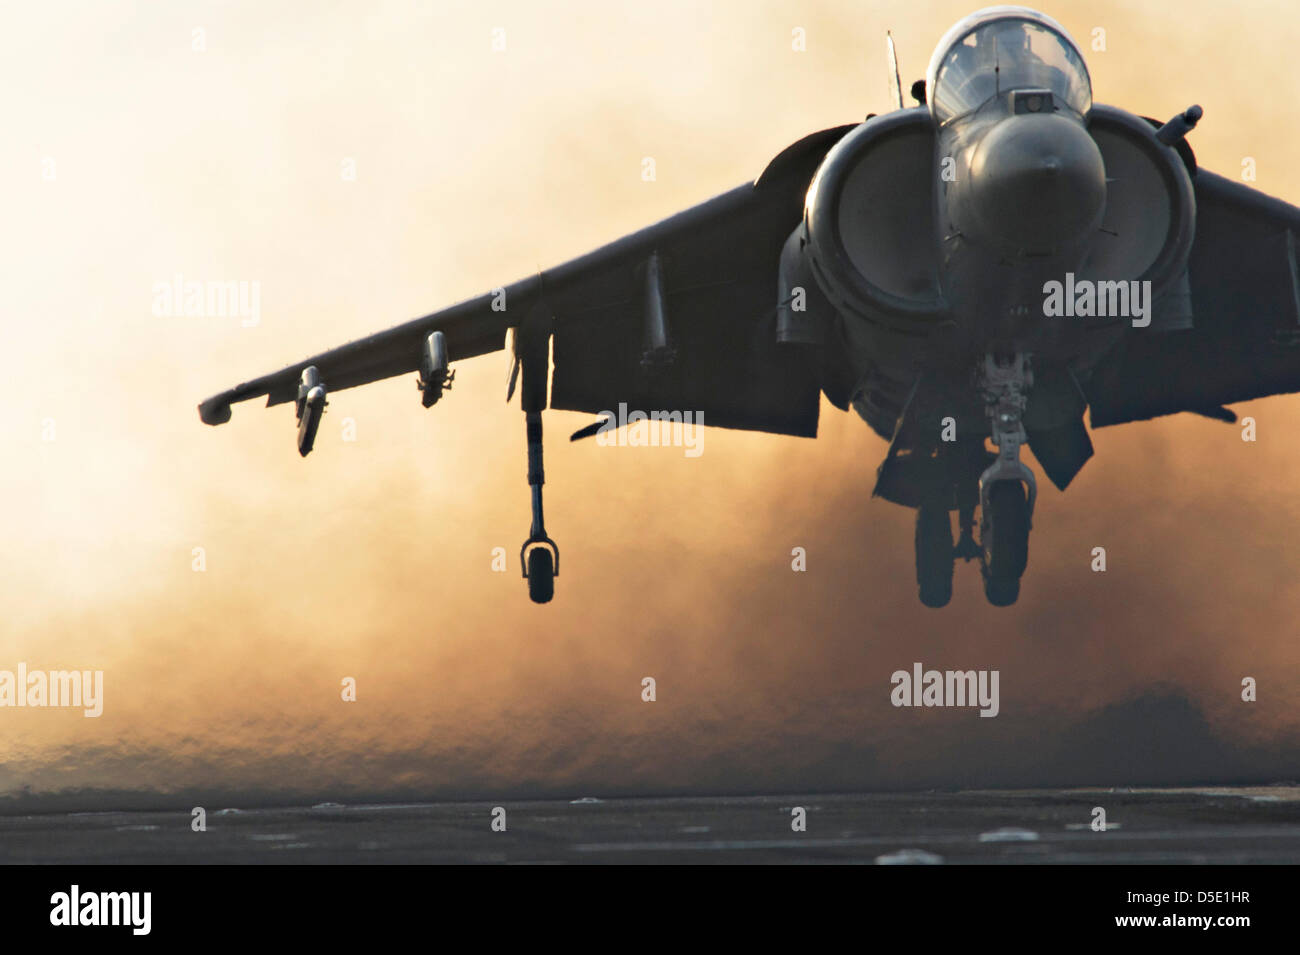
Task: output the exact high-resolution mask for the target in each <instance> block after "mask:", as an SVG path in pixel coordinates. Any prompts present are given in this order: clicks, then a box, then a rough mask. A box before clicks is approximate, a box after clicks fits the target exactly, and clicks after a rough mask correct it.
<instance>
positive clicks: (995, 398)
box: [980, 352, 1038, 607]
mask: <svg viewBox="0 0 1300 955" xmlns="http://www.w3.org/2000/svg"><path fill="white" fill-rule="evenodd" d="M1033 383H1034V377H1033V372H1031V371H1030V368H1029V356H1028V355H1026V354H1024V353H1023V352H1016V353H1014V354H1009V355H995V354H990V355H986V356H985V357H984V374H983V377H982V382H981V384H982V386H983V390H984V398H985V402H986V407H987V411H988V414H989V418H990V419H991V431H992V441H993V444H994V445H995V446H996V447H997V449H998V457H997V460H996V461H994V462H993V464H992V465H990V466H989V467H988V469H987V470H985V471H984V473H983V474H982V475H980V543H981V545H982V548H981V549H982V551H983V553H982V555H981V557H982V560H981V564H982V569H983V574H984V596H985V597H987V598H988V601H989V603H991V604H993V605H994V606H995V607H1006V606H1010V605H1011V604H1013V603H1015V602H1016V598H1017V597H1018V596H1019V595H1020V577H1021V575H1022V574H1023V573H1024V572H1025V566H1026V564H1027V563H1028V561H1029V528H1030V526H1031V522H1032V518H1033V513H1034V502H1035V500H1036V499H1037V497H1038V484H1037V481H1035V479H1034V472H1033V471H1031V470H1029V468H1028V467H1027V466H1026V465H1025V464H1024V463H1023V462H1022V461H1021V460H1020V446H1021V445H1022V444H1024V443H1025V441H1026V440H1027V437H1026V435H1025V428H1024V424H1023V423H1022V422H1021V416H1022V415H1023V413H1024V410H1025V405H1026V403H1027V399H1026V395H1025V393H1026V392H1027V391H1028V389H1029V388H1030V387H1031V386H1032V385H1033ZM1026 492H1027V493H1026Z"/></svg>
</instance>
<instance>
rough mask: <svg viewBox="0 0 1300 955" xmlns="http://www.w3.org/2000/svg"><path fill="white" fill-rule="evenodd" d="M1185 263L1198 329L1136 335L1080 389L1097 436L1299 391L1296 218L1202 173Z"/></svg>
mask: <svg viewBox="0 0 1300 955" xmlns="http://www.w3.org/2000/svg"><path fill="white" fill-rule="evenodd" d="M1194 182H1195V188H1196V238H1195V241H1194V242H1193V245H1192V251H1191V257H1190V260H1189V262H1188V277H1189V279H1190V282H1191V296H1192V302H1191V304H1192V320H1193V325H1194V327H1193V328H1191V329H1188V330H1185V331H1172V332H1165V333H1151V330H1150V329H1149V328H1148V329H1132V330H1131V331H1130V333H1129V334H1128V335H1126V336H1125V342H1124V343H1123V344H1122V345H1121V346H1120V347H1119V349H1118V350H1117V351H1116V352H1114V353H1112V354H1111V355H1110V356H1109V357H1108V358H1107V359H1106V360H1105V361H1104V362H1103V364H1102V365H1101V366H1100V367H1099V368H1098V369H1097V371H1096V372H1095V373H1094V374H1093V376H1092V379H1091V380H1090V381H1089V383H1088V386H1087V388H1086V389H1085V390H1086V392H1087V395H1088V399H1089V404H1090V405H1091V419H1092V424H1093V427H1101V426H1104V425H1112V424H1120V423H1123V422H1126V421H1138V420H1143V419H1147V418H1154V417H1157V416H1159V415H1166V414H1174V413H1175V412H1179V411H1192V412H1196V413H1198V414H1206V415H1209V416H1211V417H1216V418H1222V419H1224V420H1229V421H1231V420H1235V416H1233V414H1232V412H1230V411H1227V410H1226V409H1225V408H1223V406H1224V405H1228V404H1232V403H1233V402H1238V401H1248V400H1250V399H1252V398H1262V397H1265V396H1267V395H1276V394H1283V393H1289V392H1295V391H1300V272H1298V270H1297V262H1296V235H1297V233H1300V209H1297V208H1296V207H1295V206H1292V205H1289V204H1287V203H1285V202H1282V201H1281V200H1278V199H1274V198H1271V197H1269V196H1266V195H1264V194H1263V193H1261V192H1257V191H1255V190H1253V189H1249V188H1247V187H1246V186H1243V185H1241V184H1240V183H1237V182H1234V181H1232V180H1230V179H1226V178H1224V177H1222V176H1216V175H1214V174H1213V173H1209V172H1205V171H1204V170H1202V171H1200V172H1198V173H1197V175H1196V178H1195V180H1194Z"/></svg>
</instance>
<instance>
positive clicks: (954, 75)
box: [930, 19, 1092, 123]
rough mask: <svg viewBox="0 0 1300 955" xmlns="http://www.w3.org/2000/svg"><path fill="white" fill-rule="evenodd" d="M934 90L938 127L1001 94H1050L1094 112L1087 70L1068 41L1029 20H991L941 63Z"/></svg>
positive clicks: (1065, 103) (1082, 110) (1079, 109)
mask: <svg viewBox="0 0 1300 955" xmlns="http://www.w3.org/2000/svg"><path fill="white" fill-rule="evenodd" d="M934 86H935V88H934V89H933V90H931V91H930V98H931V103H932V109H933V111H934V116H935V119H936V120H938V121H939V122H940V123H944V122H947V121H948V120H950V119H954V118H956V117H958V116H964V115H965V114H966V113H969V112H971V111H973V110H975V109H978V108H979V107H980V106H982V105H983V104H984V103H986V102H987V101H988V100H989V98H990V97H992V96H994V95H995V94H997V93H1005V92H1006V91H1008V90H1013V89H1048V90H1051V91H1052V93H1053V94H1055V97H1056V100H1057V103H1058V105H1063V106H1067V107H1069V108H1070V109H1072V110H1074V111H1075V112H1076V113H1079V114H1080V115H1082V114H1084V113H1086V112H1087V111H1088V110H1089V109H1091V107H1092V87H1091V84H1090V82H1089V79H1088V70H1087V68H1086V67H1085V66H1084V65H1083V61H1082V59H1081V58H1080V57H1079V53H1078V51H1077V50H1076V49H1075V48H1074V45H1073V44H1072V43H1070V41H1069V40H1067V39H1065V38H1064V37H1063V36H1061V35H1060V34H1059V33H1057V32H1056V31H1054V30H1051V29H1049V28H1047V27H1045V26H1043V25H1041V24H1038V23H1033V22H1031V21H1028V20H1015V19H1005V20H993V21H990V22H988V23H985V24H984V25H982V26H979V27H976V28H975V29H974V30H972V31H971V32H970V33H967V34H966V35H965V36H964V37H962V38H961V39H960V40H959V41H958V42H957V43H955V44H953V46H952V48H951V49H950V50H949V51H948V52H947V54H946V55H945V56H944V58H943V63H942V65H941V66H940V67H939V71H938V74H937V75H936V78H935V84H934Z"/></svg>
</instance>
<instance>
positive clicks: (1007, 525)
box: [981, 481, 1029, 607]
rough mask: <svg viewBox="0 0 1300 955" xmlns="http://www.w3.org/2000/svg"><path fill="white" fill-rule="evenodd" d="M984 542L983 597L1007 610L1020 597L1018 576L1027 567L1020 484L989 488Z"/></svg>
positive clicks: (1023, 499) (1026, 513) (1025, 512)
mask: <svg viewBox="0 0 1300 955" xmlns="http://www.w3.org/2000/svg"><path fill="white" fill-rule="evenodd" d="M982 523H983V524H984V525H985V529H984V533H983V540H982V541H981V544H982V545H983V548H984V596H985V597H987V598H988V601H989V603H991V604H993V605H994V606H995V607H1009V606H1011V605H1012V604H1013V603H1015V602H1016V598H1017V597H1019V596H1020V577H1021V575H1022V574H1024V572H1025V567H1026V566H1028V564H1029V500H1028V498H1026V496H1025V487H1024V485H1023V484H1021V483H1020V482H1019V481H998V482H997V483H996V484H994V485H993V486H992V487H991V488H989V513H988V514H987V515H986V520H985V521H983V522H982Z"/></svg>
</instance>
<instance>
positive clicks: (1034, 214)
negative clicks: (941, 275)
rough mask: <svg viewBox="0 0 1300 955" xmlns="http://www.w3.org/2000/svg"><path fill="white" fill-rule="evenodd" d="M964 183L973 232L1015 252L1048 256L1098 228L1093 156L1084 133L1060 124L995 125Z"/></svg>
mask: <svg viewBox="0 0 1300 955" xmlns="http://www.w3.org/2000/svg"><path fill="white" fill-rule="evenodd" d="M970 177H971V182H970V201H971V212H972V213H973V215H974V217H975V220H976V222H977V223H978V224H979V227H980V231H983V232H985V233H987V236H988V238H990V239H994V240H995V241H999V242H1002V243H1011V244H1013V245H1015V246H1017V247H1018V248H1019V249H1020V250H1021V251H1023V252H1048V251H1051V250H1053V249H1055V248H1057V247H1059V246H1061V245H1064V244H1068V243H1070V242H1073V241H1076V240H1079V239H1081V238H1082V237H1084V236H1085V235H1086V234H1087V233H1090V232H1092V231H1094V230H1095V229H1096V228H1097V227H1098V226H1099V225H1100V224H1101V216H1102V212H1103V211H1104V209H1105V203H1106V169H1105V166H1104V164H1103V163H1102V159H1101V151H1100V150H1099V149H1098V148H1097V144H1096V142H1094V141H1093V138H1092V137H1091V136H1090V135H1088V131H1087V130H1085V129H1084V128H1083V127H1082V126H1080V125H1079V123H1078V122H1076V121H1074V120H1071V119H1067V118H1065V117H1063V116H1031V115H1020V116H1010V117H1008V118H1006V119H1004V120H1002V121H1001V122H1000V123H998V124H997V125H996V126H994V127H993V128H992V129H990V130H989V131H988V132H987V133H986V134H985V135H984V137H983V138H982V139H981V140H980V142H979V144H978V145H977V146H976V148H975V152H974V154H973V155H972V157H971V165H970Z"/></svg>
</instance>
